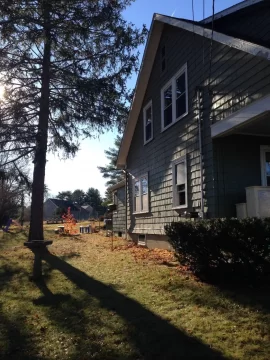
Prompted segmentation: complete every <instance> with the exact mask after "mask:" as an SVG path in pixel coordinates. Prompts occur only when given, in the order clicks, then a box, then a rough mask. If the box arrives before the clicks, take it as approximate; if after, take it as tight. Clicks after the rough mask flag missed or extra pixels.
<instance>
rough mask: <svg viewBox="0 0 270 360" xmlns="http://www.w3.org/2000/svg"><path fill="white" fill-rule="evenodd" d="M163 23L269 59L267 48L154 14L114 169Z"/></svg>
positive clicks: (122, 156) (124, 150)
mask: <svg viewBox="0 0 270 360" xmlns="http://www.w3.org/2000/svg"><path fill="white" fill-rule="evenodd" d="M248 3H249V4H250V5H252V4H253V2H252V1H248ZM165 24H168V25H171V26H174V27H177V28H180V29H183V30H186V31H189V32H192V33H195V34H197V35H200V36H204V37H206V38H208V39H211V38H212V35H213V40H214V41H217V42H219V43H221V44H224V45H227V46H230V47H232V48H235V49H237V50H241V51H244V52H246V53H248V54H251V55H253V56H258V57H262V58H264V59H266V60H270V49H269V48H267V47H264V46H261V45H258V44H255V43H251V42H248V41H245V40H243V39H239V38H235V37H232V36H229V35H225V34H223V33H220V32H217V31H213V34H212V30H211V29H208V28H206V27H205V26H204V25H203V24H201V23H198V22H192V21H189V20H184V19H178V18H174V17H170V16H166V15H160V14H154V16H153V20H152V24H151V28H150V31H149V35H148V39H147V43H146V46H145V50H144V55H143V59H142V63H141V68H140V72H139V76H138V79H137V83H136V88H135V94H134V97H133V102H132V105H131V109H130V112H129V117H128V121H127V125H126V128H125V131H124V135H123V139H122V142H121V146H120V150H119V153H118V158H117V167H118V168H124V167H125V165H126V158H127V155H128V152H129V148H130V144H131V140H132V137H133V134H134V131H135V127H136V124H137V121H138V117H139V114H140V110H141V107H142V103H143V99H144V95H145V92H146V89H147V85H148V81H149V78H150V74H151V70H152V66H153V64H154V60H155V57H156V52H157V49H158V46H159V41H160V38H161V35H162V31H163V27H164V25H165Z"/></svg>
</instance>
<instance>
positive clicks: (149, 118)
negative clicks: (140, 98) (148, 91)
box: [143, 101, 153, 144]
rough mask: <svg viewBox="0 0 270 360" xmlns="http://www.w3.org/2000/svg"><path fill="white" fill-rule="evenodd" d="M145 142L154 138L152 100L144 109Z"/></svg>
mask: <svg viewBox="0 0 270 360" xmlns="http://www.w3.org/2000/svg"><path fill="white" fill-rule="evenodd" d="M143 124H144V144H147V143H148V142H149V141H151V140H152V139H153V110H152V101H150V102H149V103H148V104H147V105H146V106H145V108H144V109H143Z"/></svg>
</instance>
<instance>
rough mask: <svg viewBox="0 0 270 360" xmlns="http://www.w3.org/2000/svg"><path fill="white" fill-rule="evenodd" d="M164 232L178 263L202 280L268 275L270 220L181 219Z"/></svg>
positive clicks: (253, 279) (252, 279)
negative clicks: (194, 220) (185, 266)
mask: <svg viewBox="0 0 270 360" xmlns="http://www.w3.org/2000/svg"><path fill="white" fill-rule="evenodd" d="M165 232H166V235H167V236H168V237H169V241H170V243H171V245H172V247H173V248H174V250H175V252H176V255H177V257H178V259H179V261H180V263H181V264H184V265H187V266H188V267H189V268H190V269H191V271H193V272H194V273H195V274H196V275H198V276H200V277H202V278H204V279H205V280H216V281H227V282H239V281H240V282H248V283H254V282H256V281H259V280H262V279H263V278H265V277H266V276H269V275H270V219H258V218H248V219H244V220H238V219H211V220H200V221H196V222H192V221H183V222H177V223H176V222H175V223H172V224H170V225H167V226H165Z"/></svg>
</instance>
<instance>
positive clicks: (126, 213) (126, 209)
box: [123, 167, 128, 240]
mask: <svg viewBox="0 0 270 360" xmlns="http://www.w3.org/2000/svg"><path fill="white" fill-rule="evenodd" d="M123 171H124V173H125V228H126V231H125V233H126V234H125V239H126V240H127V239H128V207H127V203H128V202H127V197H128V171H127V167H126V168H125V170H123Z"/></svg>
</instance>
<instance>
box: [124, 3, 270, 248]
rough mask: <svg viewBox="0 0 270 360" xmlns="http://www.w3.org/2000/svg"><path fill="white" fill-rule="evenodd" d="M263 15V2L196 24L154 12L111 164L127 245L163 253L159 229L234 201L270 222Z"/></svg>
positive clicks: (217, 211) (268, 42)
mask: <svg viewBox="0 0 270 360" xmlns="http://www.w3.org/2000/svg"><path fill="white" fill-rule="evenodd" d="M269 18H270V2H268V1H263V0H247V1H244V2H241V3H239V4H237V5H235V6H233V7H231V8H229V9H226V10H224V11H222V12H220V13H218V14H216V15H215V16H214V17H213V19H212V17H211V18H207V19H204V20H202V21H200V22H194V21H190V20H185V19H178V18H174V17H169V16H164V15H160V14H155V15H154V17H153V21H152V25H151V29H150V32H149V37H148V41H147V44H146V48H145V52H144V57H143V60H142V64H141V69H140V73H139V76H138V80H137V85H136V90H135V94H134V98H133V103H132V107H131V111H130V114H129V118H128V122H127V125H126V129H125V132H124V136H123V140H122V143H121V147H120V151H119V155H118V160H117V166H118V168H122V169H125V171H126V173H127V182H126V186H127V190H126V193H127V197H126V205H127V211H126V219H125V221H126V231H127V232H128V234H129V237H130V238H131V239H132V240H134V241H139V242H140V243H143V244H146V245H147V246H149V247H162V248H167V247H168V242H167V238H166V236H165V233H164V225H166V224H168V223H171V222H172V221H179V220H184V219H185V218H186V217H187V216H189V214H192V215H193V216H197V215H198V216H199V217H200V218H213V217H232V216H236V204H240V205H238V208H239V209H241V210H242V215H241V214H240V211H239V214H240V215H239V214H238V215H239V216H253V213H254V211H255V210H254V211H253V210H252V209H255V208H256V209H257V210H258V214H259V212H260V214H263V216H270V213H269V209H270V206H268V205H270V200H269V199H270V196H269V188H267V186H270V171H269V168H270V166H269V164H270V21H269ZM212 26H213V31H212ZM117 191H118V189H117ZM256 194H257V195H256ZM252 199H253V200H252ZM260 201H261V202H262V203H260ZM260 204H261V205H260ZM241 207H242V208H241ZM252 211H253V212H252ZM123 214H124V212H122V216H123ZM260 214H259V215H258V216H260ZM118 221H119V219H118Z"/></svg>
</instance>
